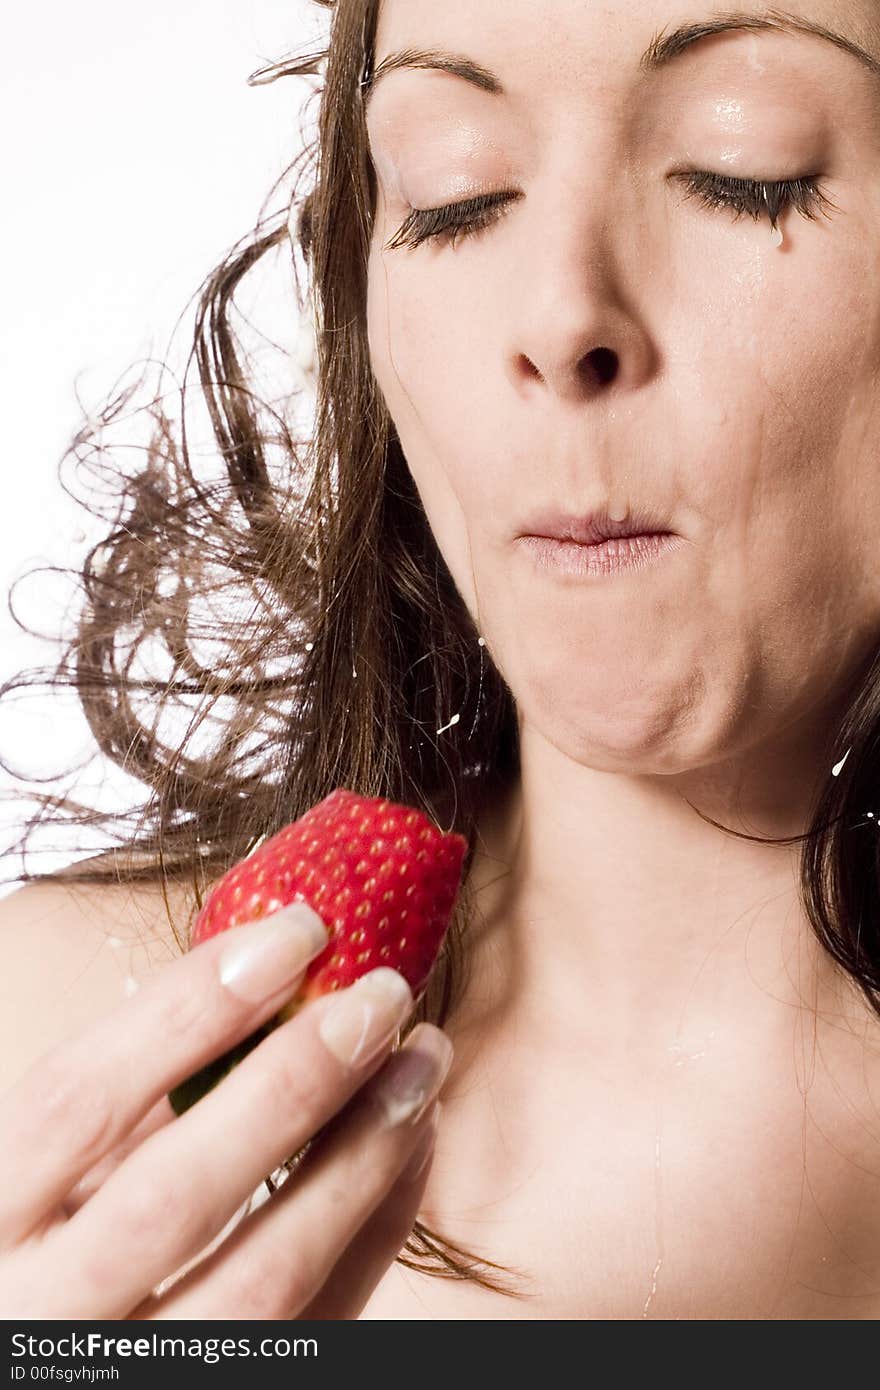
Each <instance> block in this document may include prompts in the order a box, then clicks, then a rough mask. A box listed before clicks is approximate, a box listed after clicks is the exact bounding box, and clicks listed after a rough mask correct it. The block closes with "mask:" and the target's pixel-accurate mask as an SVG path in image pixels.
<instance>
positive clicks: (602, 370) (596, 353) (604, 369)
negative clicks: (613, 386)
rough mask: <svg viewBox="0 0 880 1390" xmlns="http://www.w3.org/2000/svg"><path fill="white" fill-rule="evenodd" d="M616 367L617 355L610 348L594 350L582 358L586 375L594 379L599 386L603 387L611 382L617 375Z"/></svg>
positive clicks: (617, 363) (617, 362)
mask: <svg viewBox="0 0 880 1390" xmlns="http://www.w3.org/2000/svg"><path fill="white" fill-rule="evenodd" d="M618 365H619V359H618V356H617V353H616V352H613V351H612V349H611V348H594V349H593V351H592V352H589V353H587V355H586V357H585V358H584V368H585V371H586V373H587V374H588V375H590V376H592V377H594V378H595V379H596V380H597V381H598V382H599V385H600V386H605V385H606V384H607V383H608V382H609V381H613V379H614V377H616V375H617V369H618Z"/></svg>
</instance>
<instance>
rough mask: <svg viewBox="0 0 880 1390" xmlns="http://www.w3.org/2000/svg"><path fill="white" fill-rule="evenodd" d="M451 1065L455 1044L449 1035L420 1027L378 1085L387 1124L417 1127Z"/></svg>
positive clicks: (409, 1038) (393, 1059) (377, 1096)
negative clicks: (406, 1122) (407, 1124)
mask: <svg viewBox="0 0 880 1390" xmlns="http://www.w3.org/2000/svg"><path fill="white" fill-rule="evenodd" d="M451 1063H452V1043H451V1042H450V1041H449V1039H448V1037H447V1036H446V1034H445V1033H441V1032H440V1031H439V1029H436V1028H433V1027H431V1026H430V1025H428V1024H424V1023H420V1024H418V1025H417V1026H416V1027H415V1028H414V1029H413V1030H412V1032H411V1033H410V1035H409V1037H408V1038H407V1040H406V1042H405V1043H404V1045H403V1047H402V1048H401V1049H400V1051H399V1052H397V1053H396V1054H395V1056H394V1057H393V1058H392V1059H391V1061H390V1062H389V1063H388V1067H387V1069H386V1071H385V1072H383V1074H382V1077H381V1080H380V1081H379V1082H378V1083H377V1085H376V1098H377V1100H378V1101H379V1104H380V1106H381V1108H382V1111H383V1115H384V1120H385V1124H386V1125H388V1126H391V1125H400V1124H403V1123H404V1121H408V1122H409V1123H410V1124H415V1123H416V1121H417V1120H419V1119H420V1118H421V1116H422V1115H423V1114H424V1112H425V1110H426V1109H427V1107H428V1106H429V1105H430V1103H431V1101H432V1100H434V1098H435V1097H436V1095H437V1092H438V1091H439V1090H440V1087H441V1086H442V1085H443V1082H444V1080H445V1079H446V1074H447V1072H448V1071H449V1068H450V1065H451Z"/></svg>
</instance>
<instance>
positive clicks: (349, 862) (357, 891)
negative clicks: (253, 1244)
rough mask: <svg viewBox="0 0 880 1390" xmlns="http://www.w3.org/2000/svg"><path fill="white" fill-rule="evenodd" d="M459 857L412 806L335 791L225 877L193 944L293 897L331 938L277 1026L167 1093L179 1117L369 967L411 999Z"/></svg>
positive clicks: (460, 844) (431, 956) (441, 924)
mask: <svg viewBox="0 0 880 1390" xmlns="http://www.w3.org/2000/svg"><path fill="white" fill-rule="evenodd" d="M466 849H467V841H466V840H465V838H464V836H462V835H456V834H444V833H443V832H442V831H441V830H438V829H437V827H436V826H435V825H433V824H432V822H431V821H430V820H429V819H428V818H427V816H425V815H423V814H422V813H421V811H416V810H414V809H413V808H412V807H411V806H402V805H399V804H397V803H396V802H393V801H386V800H384V799H380V798H378V797H364V796H358V795H357V793H355V792H350V791H345V790H344V789H342V788H340V789H339V790H337V791H335V792H332V793H331V794H330V796H326V797H325V798H324V800H323V801H319V802H318V804H317V805H316V806H313V807H312V809H311V810H310V811H307V812H306V814H305V815H304V816H302V817H301V818H300V819H299V820H298V821H294V822H293V823H292V824H291V825H287V826H285V827H284V829H283V830H279V832H278V834H277V835H274V836H273V837H272V839H271V840H267V841H266V842H265V843H264V844H262V845H261V846H260V847H259V849H257V850H255V851H254V852H253V853H252V854H251V855H250V856H249V857H248V858H247V859H243V860H242V861H241V862H240V863H238V864H235V865H234V866H233V867H232V868H231V869H230V870H229V872H228V873H226V874H224V876H223V878H221V879H220V881H219V883H217V884H216V885H215V887H214V889H213V890H212V892H211V893H210V895H209V897H208V899H207V901H206V902H205V905H204V907H203V908H202V910H201V912H200V913H199V915H198V917H197V918H196V920H195V923H194V925H193V932H192V945H193V946H196V945H198V944H199V943H200V942H202V941H207V940H208V939H209V937H212V936H216V935H217V933H218V932H222V931H225V930H226V929H227V928H228V927H237V926H241V925H243V924H244V923H245V922H254V921H257V920H258V919H259V918H261V917H265V916H267V915H268V914H269V913H272V912H277V911H278V909H279V908H281V907H284V906H286V905H287V904H288V903H291V902H297V901H305V902H307V903H308V904H309V906H310V907H312V908H314V910H315V911H316V912H318V913H320V915H321V917H322V918H323V919H324V922H325V924H326V926H327V929H328V931H329V933H330V940H329V941H328V943H327V946H326V947H325V949H324V950H323V951H322V952H321V954H320V955H319V956H317V957H316V958H315V959H314V960H313V961H312V962H311V964H310V965H309V967H308V969H307V971H306V973H305V977H304V979H303V982H302V984H301V986H300V988H299V990H298V991H297V993H296V994H295V995H294V997H293V998H292V999H290V1000H289V1001H288V1002H287V1003H286V1004H285V1005H284V1007H283V1008H282V1009H281V1011H280V1012H279V1013H278V1014H277V1015H276V1016H275V1018H274V1019H272V1020H271V1021H270V1022H269V1023H267V1024H264V1025H263V1027H262V1028H260V1029H258V1030H257V1032H255V1033H253V1034H252V1035H251V1036H250V1037H249V1038H247V1039H245V1041H244V1042H242V1043H240V1044H238V1046H237V1047H235V1048H232V1049H231V1050H230V1051H229V1052H227V1053H225V1054H224V1055H223V1056H222V1057H219V1058H217V1059H216V1060H215V1061H212V1062H209V1063H208V1065H207V1066H205V1067H203V1068H201V1070H200V1071H198V1072H196V1074H195V1075H194V1076H191V1077H190V1078H189V1079H188V1080H187V1081H184V1082H182V1083H181V1084H180V1085H179V1086H177V1087H175V1088H174V1090H173V1091H171V1092H170V1095H169V1100H170V1101H171V1105H172V1107H173V1109H174V1110H175V1111H176V1113H177V1114H178V1115H180V1114H182V1113H183V1111H184V1110H187V1109H189V1107H190V1106H191V1105H193V1104H194V1103H195V1102H196V1101H197V1100H199V1099H200V1097H201V1096H203V1095H204V1094H205V1092H206V1091H208V1090H210V1088H211V1087H212V1086H215V1085H216V1084H217V1082H218V1081H220V1080H221V1079H222V1077H224V1076H225V1075H226V1074H227V1073H228V1072H229V1071H231V1070H232V1068H233V1067H234V1066H235V1065H236V1064H237V1063H238V1062H240V1061H241V1060H242V1058H243V1057H245V1056H246V1055H247V1053H248V1052H250V1051H252V1049H253V1048H254V1047H256V1046H257V1044H258V1043H259V1042H261V1041H262V1039H263V1038H264V1037H266V1036H267V1034H268V1033H269V1032H271V1031H272V1029H273V1028H275V1027H277V1026H278V1024H279V1023H281V1022H282V1021H283V1020H284V1019H287V1018H290V1017H291V1016H292V1015H293V1014H294V1013H296V1011H297V1009H299V1008H301V1007H302V1005H303V1004H305V1003H307V1002H308V1000H309V999H314V998H316V997H317V996H318V995H321V994H326V993H327V992H328V991H329V990H333V989H342V988H344V987H345V986H346V985H350V984H352V983H353V982H354V981H355V980H356V979H358V977H359V976H361V975H364V974H366V972H367V971H368V970H374V969H375V968H376V967H377V966H380V965H388V966H391V967H392V969H394V970H398V971H400V973H401V975H403V976H404V978H405V979H406V980H407V982H408V984H409V986H410V988H411V989H412V992H413V995H414V996H416V997H418V995H419V994H420V993H421V991H422V989H423V987H424V985H425V983H426V981H427V978H428V974H429V972H430V969H431V966H432V965H433V964H434V961H435V959H436V957H437V953H438V951H439V950H440V946H441V944H442V941H443V937H444V935H445V933H446V928H447V926H448V925H449V919H450V917H451V915H452V908H453V906H454V903H455V898H456V894H457V892H458V887H459V879H460V876H461V866H462V862H463V860H464V855H465V851H466Z"/></svg>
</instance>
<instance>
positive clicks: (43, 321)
mask: <svg viewBox="0 0 880 1390" xmlns="http://www.w3.org/2000/svg"><path fill="white" fill-rule="evenodd" d="M329 22H330V17H329V14H328V12H327V11H326V10H323V9H322V8H320V7H319V6H317V5H314V4H311V3H309V0H235V3H221V0H150V3H149V4H141V5H124V4H120V3H119V0H76V3H75V4H68V3H65V2H64V0H52V3H50V4H49V5H35V6H27V5H23V4H19V5H16V6H14V7H11V8H9V9H8V10H7V12H6V14H5V16H4V25H3V27H4V51H5V54H6V58H5V62H4V74H3V82H2V84H0V128H2V130H3V137H4V138H3V143H4V148H3V209H4V214H3V217H2V220H0V254H2V260H0V264H2V267H3V290H2V299H3V312H2V317H0V382H2V407H3V433H2V450H3V453H2V465H0V467H2V480H3V493H2V505H0V600H2V603H0V681H2V680H4V679H6V678H8V677H9V676H10V675H11V674H12V673H13V672H15V671H17V670H20V669H21V668H22V667H24V666H31V665H35V664H44V663H45V662H47V661H51V660H52V659H53V655H54V651H55V649H54V648H51V647H49V646H48V645H47V644H46V643H39V642H37V641H34V640H32V639H28V638H25V637H24V636H23V635H22V634H21V633H20V631H19V629H18V628H17V626H16V625H15V623H14V622H13V620H12V618H11V616H10V614H9V612H8V608H7V599H8V595H9V589H10V586H11V584H12V581H13V579H14V578H15V577H16V576H18V575H21V574H23V573H24V572H25V571H26V570H27V569H30V568H31V567H32V566H33V565H35V564H37V563H55V564H61V565H64V564H66V563H71V562H72V560H73V558H74V555H75V554H77V555H78V554H79V552H80V551H81V550H82V545H78V546H74V544H73V537H74V535H75V532H76V530H77V529H80V530H82V529H85V530H86V532H87V534H88V535H89V537H90V538H91V539H96V537H94V536H92V533H91V531H90V530H89V528H90V527H94V526H95V524H96V523H94V522H92V521H90V519H89V517H88V514H87V513H86V512H84V511H83V510H82V509H81V508H79V507H77V506H76V504H75V503H74V502H73V501H71V500H70V499H69V498H68V497H67V495H66V493H65V492H64V491H63V489H62V487H61V485H60V482H59V481H58V474H57V467H58V462H59V458H60V455H61V453H62V451H63V450H64V448H65V447H66V445H67V444H68V443H69V440H70V437H71V434H72V432H73V431H74V430H75V429H76V428H78V427H79V426H80V424H81V423H82V416H81V413H80V410H79V407H78V406H77V403H76V398H75V395H74V384H75V383H76V385H77V388H78V390H79V393H80V396H81V397H82V399H83V401H84V403H85V404H86V405H90V406H92V407H96V406H98V405H99V404H100V403H101V402H102V401H103V400H104V398H105V396H106V394H107V392H108V391H109V390H110V388H111V387H112V385H113V383H114V381H115V380H116V379H117V377H119V376H120V374H121V373H123V372H124V371H125V370H126V369H127V368H128V367H129V365H130V364H131V363H132V362H134V361H136V360H137V359H139V358H142V357H144V356H147V355H150V354H152V355H154V356H157V357H162V356H164V353H165V349H166V347H167V345H168V339H169V338H170V336H171V333H172V330H173V329H174V326H175V323H176V321H177V319H178V316H179V314H180V313H181V311H182V310H183V309H184V307H185V305H186V304H187V301H188V300H189V299H190V297H191V295H192V294H193V293H194V292H195V290H196V289H197V288H198V286H199V284H200V283H201V281H202V279H203V278H204V276H205V275H206V274H207V272H208V271H209V270H210V269H211V268H212V266H213V265H214V264H215V263H216V262H217V261H218V260H220V259H221V258H222V256H223V255H224V254H225V253H226V252H227V251H228V250H229V249H230V248H231V246H232V245H233V244H234V243H235V242H236V241H237V240H238V239H239V237H241V236H242V235H243V234H244V233H246V232H247V231H248V229H249V228H250V227H252V226H253V224H254V223H255V221H256V220H257V217H258V215H259V212H260V208H261V204H262V203H263V200H264V198H265V197H266V195H267V194H268V192H269V190H270V188H271V186H272V183H273V182H274V180H275V179H276V178H277V177H278V175H279V174H280V173H281V172H282V170H283V169H284V168H285V166H286V165H287V164H288V163H289V162H290V161H291V159H292V158H293V157H294V156H295V155H296V154H297V153H298V152H299V150H300V149H301V147H302V136H301V134H300V126H301V121H302V119H303V117H302V112H301V108H302V106H303V103H304V102H305V100H306V99H307V97H308V95H309V92H310V91H311V90H313V87H314V83H315V79H310V78H307V79H297V78H294V79H290V78H285V79H281V80H279V81H277V82H275V83H272V84H270V85H266V86H259V87H254V88H251V87H248V86H247V82H246V79H247V77H248V75H249V74H250V73H251V72H253V71H254V70H255V69H256V68H258V67H260V66H262V65H264V64H265V63H268V62H271V61H274V60H277V59H279V58H281V57H283V56H285V55H286V54H289V53H291V52H299V51H300V50H304V49H307V48H309V47H311V46H312V44H314V45H315V46H316V47H317V46H318V43H319V41H320V40H321V39H322V38H323V37H324V36H325V35H326V32H327V29H328V26H329ZM315 107H316V103H315V102H314V101H313V102H312V104H311V106H310V111H311V110H312V109H314V108H315ZM68 467H69V465H68ZM65 476H66V477H67V478H68V480H69V481H71V480H72V478H73V475H72V474H71V473H68V472H67V471H65ZM53 583H56V581H52V580H47V579H41V578H40V577H37V578H34V579H31V580H27V581H25V582H23V583H22V584H20V585H19V586H18V588H17V590H16V593H15V595H14V602H15V604H16V610H17V611H19V612H20V613H21V616H22V618H23V620H25V621H26V622H27V623H28V625H29V626H35V627H37V628H38V629H42V630H52V628H53V627H54V625H55V624H56V623H57V621H58V604H57V601H56V603H55V604H54V605H53V602H52V585H53ZM20 698H21V697H20V696H19V695H18V694H16V695H15V696H13V697H7V700H6V701H4V702H3V703H0V752H2V753H3V754H4V755H5V754H8V752H9V751H10V749H9V743H10V739H12V740H13V742H14V744H15V751H16V754H17V756H18V757H20V758H21V759H22V761H23V763H24V764H25V765H26V766H28V767H30V766H31V765H33V766H34V767H36V768H37V769H39V767H40V766H41V760H43V759H45V762H46V766H47V767H48V766H49V765H52V764H53V763H54V762H55V760H56V758H60V759H61V761H62V763H63V762H64V761H66V759H67V757H68V756H71V757H73V756H75V755H76V754H77V752H79V751H81V750H82V749H83V748H84V747H85V746H86V745H85V743H84V736H85V735H87V732H88V731H87V728H86V726H85V724H84V722H83V723H80V724H76V723H75V722H72V720H71V716H70V715H65V713H64V711H63V710H62V709H61V707H60V705H59V704H58V702H57V697H50V696H48V695H46V694H45V693H43V694H40V695H33V694H32V695H29V696H28V697H27V714H26V716H25V715H23V714H22V713H19V710H21V709H23V706H20V705H19V704H18V702H19V700H20ZM13 702H15V703H16V709H15V711H13V709H12V707H11V706H12V703H13ZM12 788H16V789H18V788H19V784H18V783H13V782H12V781H11V779H10V778H9V777H8V776H6V775H5V774H3V772H2V771H0V790H2V791H3V792H4V793H6V794H8V792H9V790H10V789H12ZM25 809H30V805H29V803H27V804H26V803H25V802H23V801H18V802H16V803H14V804H13V805H12V806H9V805H4V806H2V807H0V848H5V847H6V845H7V844H8V843H9V842H10V840H11V839H12V838H15V835H14V826H15V824H16V823H18V824H20V823H21V820H22V815H23V812H24V810H25ZM10 827H12V829H10ZM72 857H77V856H76V855H70V854H67V855H65V854H62V855H61V856H59V857H58V858H52V857H51V856H50V855H48V854H40V855H39V856H35V857H34V859H32V860H29V861H28V868H29V869H30V870H31V871H32V872H34V871H45V870H48V869H51V868H54V867H56V865H57V864H59V863H64V862H69V860H70V858H72ZM16 867H17V866H16V863H15V861H14V860H6V861H0V875H2V877H4V878H8V877H9V876H10V874H12V873H13V872H15V870H16ZM12 886H14V884H13V885H8V886H6V887H3V888H0V893H5V892H8V891H10V887H12Z"/></svg>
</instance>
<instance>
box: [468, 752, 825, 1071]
mask: <svg viewBox="0 0 880 1390" xmlns="http://www.w3.org/2000/svg"><path fill="white" fill-rule="evenodd" d="M826 747H827V739H825V738H823V737H822V736H821V731H817V729H816V728H815V727H813V728H812V729H811V728H808V727H806V726H804V727H799V728H794V727H793V728H792V729H791V730H790V731H789V732H788V735H787V737H785V738H784V739H778V738H777V739H776V740H775V741H774V744H773V748H772V750H770V751H768V750H767V749H753V750H751V752H750V754H749V755H748V756H743V757H741V758H740V759H739V761H738V763H737V764H736V765H733V764H728V765H727V766H726V767H721V766H719V765H714V766H706V767H704V768H701V769H698V770H696V771H689V772H687V773H686V774H676V773H672V774H665V775H647V774H644V775H642V774H640V775H632V774H628V773H622V772H613V771H601V770H597V769H596V768H595V767H587V766H584V765H583V764H581V763H576V762H574V761H573V760H572V759H571V758H569V757H566V756H565V755H564V754H562V753H560V752H559V750H558V749H556V748H555V747H553V746H552V745H550V744H549V743H548V742H547V741H546V740H544V739H543V738H541V737H540V736H539V735H537V734H535V733H534V732H532V731H531V730H530V729H529V728H528V727H527V726H526V727H523V728H522V729H521V735H520V776H519V778H518V780H517V782H516V783H515V784H514V785H513V786H512V787H511V788H510V789H509V791H508V792H507V793H506V794H505V795H504V796H503V797H502V798H501V799H500V800H499V801H498V802H497V803H496V804H495V806H494V807H493V809H492V812H491V813H490V814H489V815H487V817H486V818H485V820H484V821H483V822H482V823H481V831H482V839H483V845H482V852H481V854H480V856H479V870H478V873H477V874H476V876H475V886H477V888H478V897H477V903H478V907H479V909H480V913H481V918H482V921H481V925H480V928H479V930H478V931H477V932H476V933H475V943H474V946H475V955H476V960H477V968H476V970H475V973H474V977H473V979H474V988H475V994H476V998H475V1000H474V1005H475V1008H476V1009H477V1011H478V1013H479V1014H480V1016H481V1017H482V1018H483V1019H484V1020H485V1019H486V1018H487V1013H486V1011H487V1010H488V1011H490V1012H491V1013H492V1014H493V1015H494V1016H495V1017H496V1018H497V1019H501V1018H507V1019H516V1020H518V1021H520V1022H523V1021H524V1020H527V1022H528V1026H529V1027H530V1028H531V1029H532V1030H533V1031H532V1033H530V1036H531V1037H534V1038H538V1037H543V1038H545V1039H548V1040H553V1039H569V1040H574V1041H577V1039H578V1036H579V1035H582V1036H581V1039H580V1040H581V1041H583V1042H584V1043H585V1044H586V1043H591V1042H592V1041H594V1040H595V1038H596V1037H597V1036H601V1037H603V1038H605V1039H607V1040H614V1041H615V1042H616V1043H618V1044H619V1042H620V1040H621V1039H622V1038H625V1039H626V1040H627V1042H628V1043H639V1042H642V1041H643V1042H645V1044H646V1045H651V1046H656V1044H657V1043H658V1042H660V1041H661V1040H664V1041H665V1045H666V1046H667V1047H668V1046H672V1047H674V1046H676V1045H677V1044H676V1039H678V1045H685V1044H683V1043H681V1038H682V1036H686V1034H687V1031H688V1028H690V1029H691V1030H692V1031H693V1030H694V1029H695V1030H696V1031H695V1033H694V1036H695V1038H696V1039H697V1040H698V1041H699V1038H700V1037H701V1036H703V1035H704V1033H705V1031H706V1029H708V1030H709V1031H711V1025H712V1021H713V1020H718V1019H721V1018H722V1017H724V1018H726V1017H729V1016H730V1015H731V1014H732V1015H735V1016H736V1017H738V1018H743V1017H745V1018H748V1019H750V1020H752V1021H757V1019H758V1018H759V1016H762V1010H764V1009H765V1008H769V1009H771V1010H772V1011H773V1012H774V1017H780V1016H781V1015H780V1008H779V1006H780V1004H782V1005H783V1006H784V1010H783V1012H784V1011H787V1012H788V1014H789V1015H790V1013H791V1006H792V1005H803V1004H805V1003H806V1004H809V1005H810V1006H811V1007H812V1006H814V1003H815V1000H816V998H817V991H819V990H824V989H826V988H831V989H837V988H838V987H839V983H840V981H839V972H838V970H837V967H835V966H834V964H833V962H832V961H831V960H830V957H828V955H827V953H826V952H825V951H824V949H823V948H822V947H821V946H820V944H819V942H818V941H817V939H816V937H815V935H814V934H813V931H812V928H811V927H810V924H809V921H808V919H807V917H806V914H805V912H804V909H803V906H802V903H801V898H800V892H799V858H800V845H799V844H798V843H795V844H789V845H778V844H766V843H762V842H761V840H762V839H766V838H773V839H778V838H784V837H788V836H792V835H798V834H802V833H803V831H804V830H805V829H806V828H807V823H808V819H809V808H810V805H811V801H812V797H813V795H814V794H815V789H816V784H817V779H819V778H821V777H822V776H829V777H830V776H831V775H832V774H831V765H830V763H829V765H828V767H827V768H826V767H825V766H824V762H822V761H821V759H822V758H824V757H825V752H824V750H825V748H826ZM818 750H821V751H818ZM688 802H691V803H692V804H693V806H696V807H698V808H699V810H700V812H702V813H703V815H705V816H708V817H710V818H711V819H712V820H715V821H718V822H719V823H720V824H721V825H723V826H726V827H728V829H729V830H735V831H738V832H740V833H745V834H748V835H751V836H756V837H760V839H753V840H748V839H740V838H736V837H734V836H733V835H731V834H729V833H727V831H726V830H724V829H718V828H717V827H716V826H715V825H712V824H708V823H707V821H706V820H704V819H702V818H701V816H700V815H698V813H697V811H696V810H694V809H693V808H692V805H689V804H688ZM688 1020H689V1021H688ZM682 1029H684V1034H682ZM701 1029H702V1030H703V1032H702V1033H701Z"/></svg>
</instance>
